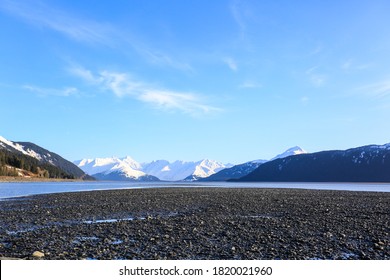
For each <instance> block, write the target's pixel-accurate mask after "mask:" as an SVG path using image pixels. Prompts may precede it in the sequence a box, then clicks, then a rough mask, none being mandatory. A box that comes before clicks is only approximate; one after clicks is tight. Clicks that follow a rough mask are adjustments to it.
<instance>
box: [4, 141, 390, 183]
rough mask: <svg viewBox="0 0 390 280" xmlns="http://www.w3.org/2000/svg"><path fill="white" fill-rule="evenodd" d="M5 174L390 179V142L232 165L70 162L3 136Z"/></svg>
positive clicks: (287, 154)
mask: <svg viewBox="0 0 390 280" xmlns="http://www.w3.org/2000/svg"><path fill="white" fill-rule="evenodd" d="M4 175H5V176H22V177H46V178H63V179H86V180H88V179H93V177H94V178H97V179H98V180H126V181H183V180H184V181H238V182H266V181H269V182H277V181H279V182H390V143H389V144H385V145H367V146H362V147H357V148H352V149H347V150H332V151H321V152H315V153H307V152H306V151H304V150H303V149H301V148H300V147H297V146H296V147H293V148H290V149H288V150H287V151H285V152H284V153H281V154H279V155H277V156H275V157H274V158H272V159H270V160H264V159H258V160H253V161H249V162H246V163H242V164H238V165H234V166H233V165H232V164H223V163H221V162H218V161H215V160H208V159H203V160H200V161H180V160H177V161H174V162H169V161H166V160H157V161H152V162H149V163H138V162H137V161H135V160H134V159H132V158H131V157H124V158H116V157H112V158H95V159H82V160H78V161H75V162H74V163H72V162H70V161H68V160H66V159H64V158H62V157H61V156H60V155H58V154H56V153H53V152H51V151H49V150H46V149H44V148H42V147H40V146H38V145H36V144H34V143H30V142H13V141H9V140H7V139H5V138H4V137H1V136H0V176H4ZM92 176H93V177H92Z"/></svg>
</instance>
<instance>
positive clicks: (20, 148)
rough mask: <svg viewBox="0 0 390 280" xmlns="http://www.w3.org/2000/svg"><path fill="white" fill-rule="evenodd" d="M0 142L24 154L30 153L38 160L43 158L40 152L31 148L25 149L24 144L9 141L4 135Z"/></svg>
mask: <svg viewBox="0 0 390 280" xmlns="http://www.w3.org/2000/svg"><path fill="white" fill-rule="evenodd" d="M0 144H1V146H2V147H3V148H5V149H9V148H11V150H12V149H14V150H17V151H19V152H21V153H22V154H24V155H28V156H30V157H33V158H36V159H37V160H42V156H41V155H40V154H38V153H37V152H35V151H33V150H31V149H25V148H24V146H22V145H20V144H18V143H15V142H12V141H9V140H7V139H5V138H4V137H2V136H0Z"/></svg>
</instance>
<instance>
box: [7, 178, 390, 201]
mask: <svg viewBox="0 0 390 280" xmlns="http://www.w3.org/2000/svg"><path fill="white" fill-rule="evenodd" d="M167 187H221V188H248V187H249V188H292V189H318V190H346V191H373V192H390V184H374V183H370V184H368V183H227V182H209V183H203V182H202V183H196V182H162V183H161V182H160V183H133V182H60V183H58V182H55V183H54V182H48V183H36V182H34V183H32V182H28V183H27V182H26V183H0V199H4V198H11V197H19V196H26V195H34V194H45V193H60V192H76V191H92V190H110V189H135V188H167Z"/></svg>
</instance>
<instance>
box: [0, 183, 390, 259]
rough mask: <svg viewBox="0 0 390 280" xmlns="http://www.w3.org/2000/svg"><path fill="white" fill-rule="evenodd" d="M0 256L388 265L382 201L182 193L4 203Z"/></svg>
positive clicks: (388, 197) (382, 197)
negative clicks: (336, 261)
mask: <svg viewBox="0 0 390 280" xmlns="http://www.w3.org/2000/svg"><path fill="white" fill-rule="evenodd" d="M37 251H38V252H40V253H42V254H35V256H33V254H34V252H37ZM38 255H39V256H38ZM0 257H8V258H22V259H37V258H40V259H144V260H146V259H228V260H229V259H246V260H251V259H284V260H288V259H300V260H305V259H377V260H378V259H379V260H380V259H387V260H388V259H390V193H380V192H349V191H328V190H303V189H254V188H247V189H242V188H240V189H235V188H189V187H188V188H160V189H157V188H156V189H128V190H108V191H91V192H77V193H61V194H50V195H37V196H29V197H24V198H18V199H8V200H3V201H0Z"/></svg>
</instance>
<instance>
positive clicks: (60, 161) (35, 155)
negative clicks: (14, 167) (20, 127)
mask: <svg viewBox="0 0 390 280" xmlns="http://www.w3.org/2000/svg"><path fill="white" fill-rule="evenodd" d="M0 150H2V151H3V152H4V151H5V152H7V154H8V156H9V155H15V157H17V158H18V160H19V161H20V162H25V161H28V164H27V163H26V162H25V164H24V165H26V166H19V167H18V168H19V169H23V167H25V168H27V167H28V169H31V170H34V171H35V172H36V170H37V167H39V168H40V169H41V170H47V171H48V172H49V174H48V176H49V177H51V178H82V179H92V178H90V177H89V176H87V175H86V174H85V173H84V172H83V171H82V170H81V169H80V168H78V167H77V166H75V165H74V164H73V163H71V162H70V161H68V160H66V159H64V158H62V157H61V156H59V155H58V154H56V153H53V152H50V151H48V150H46V149H44V148H42V147H40V146H38V145H36V144H34V143H30V142H14V141H10V140H7V139H5V138H4V137H2V136H0ZM30 158H32V159H33V160H31V159H30ZM19 165H22V164H19ZM33 173H34V172H33ZM21 174H22V173H21Z"/></svg>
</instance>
